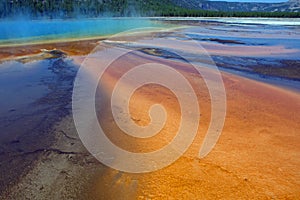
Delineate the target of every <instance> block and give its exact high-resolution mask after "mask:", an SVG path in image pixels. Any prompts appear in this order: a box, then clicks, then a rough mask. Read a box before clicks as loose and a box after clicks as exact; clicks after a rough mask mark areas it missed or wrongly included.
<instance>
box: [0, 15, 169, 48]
mask: <svg viewBox="0 0 300 200" xmlns="http://www.w3.org/2000/svg"><path fill="white" fill-rule="evenodd" d="M163 26H165V25H163V23H161V22H158V21H153V20H149V19H143V18H122V19H120V18H97V19H74V20H46V19H45V20H22V19H21V20H3V21H1V20H0V30H1V31H0V44H14V43H20V42H21V43H22V42H32V41H38V40H56V39H67V38H82V37H97V36H104V35H111V34H116V33H119V32H122V31H127V30H130V29H135V28H145V27H157V28H159V27H163Z"/></svg>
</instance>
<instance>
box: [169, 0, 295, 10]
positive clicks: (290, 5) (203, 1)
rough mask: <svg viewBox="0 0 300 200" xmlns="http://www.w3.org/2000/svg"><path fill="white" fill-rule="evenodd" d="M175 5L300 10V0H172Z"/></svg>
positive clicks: (200, 7)
mask: <svg viewBox="0 0 300 200" xmlns="http://www.w3.org/2000/svg"><path fill="white" fill-rule="evenodd" d="M172 2H173V3H174V4H175V5H178V6H180V7H184V8H188V9H203V10H215V11H243V12H249V11H267V12H278V11H279V12H300V0H290V1H289V2H286V3H238V2H225V1H223V2H222V1H207V0H172Z"/></svg>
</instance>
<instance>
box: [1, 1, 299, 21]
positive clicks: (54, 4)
mask: <svg viewBox="0 0 300 200" xmlns="http://www.w3.org/2000/svg"><path fill="white" fill-rule="evenodd" d="M24 15H25V16H28V17H30V18H39V17H46V18H74V17H103V16H104V17H122V16H127V17H136V16H169V17H176V16H178V17H289V18H296V17H300V13H299V12H236V11H230V12H225V11H209V10H193V9H187V8H182V7H179V6H176V5H174V4H173V3H172V1H170V0H1V2H0V17H1V18H6V17H16V16H24Z"/></svg>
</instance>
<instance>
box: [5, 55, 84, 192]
mask: <svg viewBox="0 0 300 200" xmlns="http://www.w3.org/2000/svg"><path fill="white" fill-rule="evenodd" d="M77 69H78V66H76V65H74V64H73V63H72V61H71V60H68V59H62V58H58V59H47V60H42V61H35V62H30V63H26V64H23V63H19V62H4V63H1V64H0V95H1V99H0V130H1V132H0V136H1V137H0V171H1V173H0V179H1V184H0V196H1V193H3V192H4V191H5V188H7V187H9V186H10V185H13V184H14V183H16V181H18V179H19V178H20V177H22V175H23V174H26V172H28V171H29V170H30V169H32V166H33V164H34V161H35V160H36V159H37V158H38V156H39V155H40V154H41V153H43V151H44V150H45V149H47V148H49V147H50V146H51V145H52V143H53V142H54V135H52V134H51V129H52V128H53V126H54V125H55V124H56V123H57V122H59V121H60V120H61V119H62V118H63V117H64V116H66V115H68V114H70V113H71V105H70V102H71V95H72V89H73V80H74V78H75V75H76V72H77ZM3 172H5V173H3Z"/></svg>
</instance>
